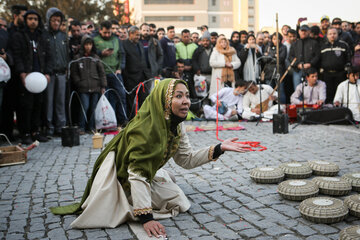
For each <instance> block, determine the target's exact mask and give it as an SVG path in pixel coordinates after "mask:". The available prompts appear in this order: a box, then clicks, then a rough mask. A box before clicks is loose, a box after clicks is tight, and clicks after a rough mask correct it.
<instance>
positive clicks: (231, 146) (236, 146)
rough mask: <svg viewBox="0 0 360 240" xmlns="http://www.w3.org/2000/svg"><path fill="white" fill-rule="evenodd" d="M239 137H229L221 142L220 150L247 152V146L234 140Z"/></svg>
mask: <svg viewBox="0 0 360 240" xmlns="http://www.w3.org/2000/svg"><path fill="white" fill-rule="evenodd" d="M238 139H239V138H229V139H226V140H225V141H224V142H223V143H221V150H222V151H224V152H225V151H233V152H249V151H250V149H249V146H248V145H245V144H241V143H236V142H235V141H236V140H238Z"/></svg>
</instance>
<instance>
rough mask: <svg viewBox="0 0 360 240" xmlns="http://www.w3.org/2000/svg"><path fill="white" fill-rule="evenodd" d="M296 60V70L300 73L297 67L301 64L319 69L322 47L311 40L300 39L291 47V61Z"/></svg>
mask: <svg viewBox="0 0 360 240" xmlns="http://www.w3.org/2000/svg"><path fill="white" fill-rule="evenodd" d="M294 58H296V61H295V64H294V70H295V71H296V72H298V71H300V69H298V68H297V65H298V64H300V63H310V64H311V66H312V67H315V68H317V67H318V63H319V60H320V46H319V44H318V43H317V42H316V41H315V40H314V39H311V38H305V39H298V40H296V42H294V43H293V44H292V45H291V47H290V55H289V60H290V62H292V61H293V60H294Z"/></svg>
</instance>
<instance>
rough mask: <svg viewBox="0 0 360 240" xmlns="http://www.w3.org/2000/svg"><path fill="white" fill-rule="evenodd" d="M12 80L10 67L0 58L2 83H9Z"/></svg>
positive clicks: (0, 79)
mask: <svg viewBox="0 0 360 240" xmlns="http://www.w3.org/2000/svg"><path fill="white" fill-rule="evenodd" d="M10 78H11V71H10V68H9V65H7V63H6V62H5V60H4V59H3V58H1V57H0V82H7V81H9V79H10Z"/></svg>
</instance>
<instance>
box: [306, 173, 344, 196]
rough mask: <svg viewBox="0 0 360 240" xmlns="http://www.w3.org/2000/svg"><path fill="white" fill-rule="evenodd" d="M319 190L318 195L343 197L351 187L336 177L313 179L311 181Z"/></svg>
mask: <svg viewBox="0 0 360 240" xmlns="http://www.w3.org/2000/svg"><path fill="white" fill-rule="evenodd" d="M312 181H314V182H315V183H316V184H317V185H318V186H319V189H320V193H323V194H327V195H332V196H343V195H347V194H349V193H350V191H351V185H350V183H348V182H347V181H345V180H343V179H341V178H336V177H315V178H313V179H312Z"/></svg>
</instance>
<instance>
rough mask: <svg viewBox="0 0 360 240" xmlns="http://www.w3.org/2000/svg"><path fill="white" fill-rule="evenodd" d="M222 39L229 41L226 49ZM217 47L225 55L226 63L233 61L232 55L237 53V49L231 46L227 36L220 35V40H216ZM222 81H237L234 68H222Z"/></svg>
mask: <svg viewBox="0 0 360 240" xmlns="http://www.w3.org/2000/svg"><path fill="white" fill-rule="evenodd" d="M222 40H225V41H226V43H227V45H226V48H225V49H224V48H222V47H221V46H220V42H221V41H222ZM215 48H216V50H217V51H218V52H219V53H220V54H222V55H224V58H225V63H231V62H232V55H234V54H236V50H235V48H233V47H230V44H229V40H227V39H226V38H225V37H219V38H218V40H217V41H216V47H215ZM221 81H222V82H234V81H235V78H234V69H232V68H227V67H223V68H222V70H221Z"/></svg>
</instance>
